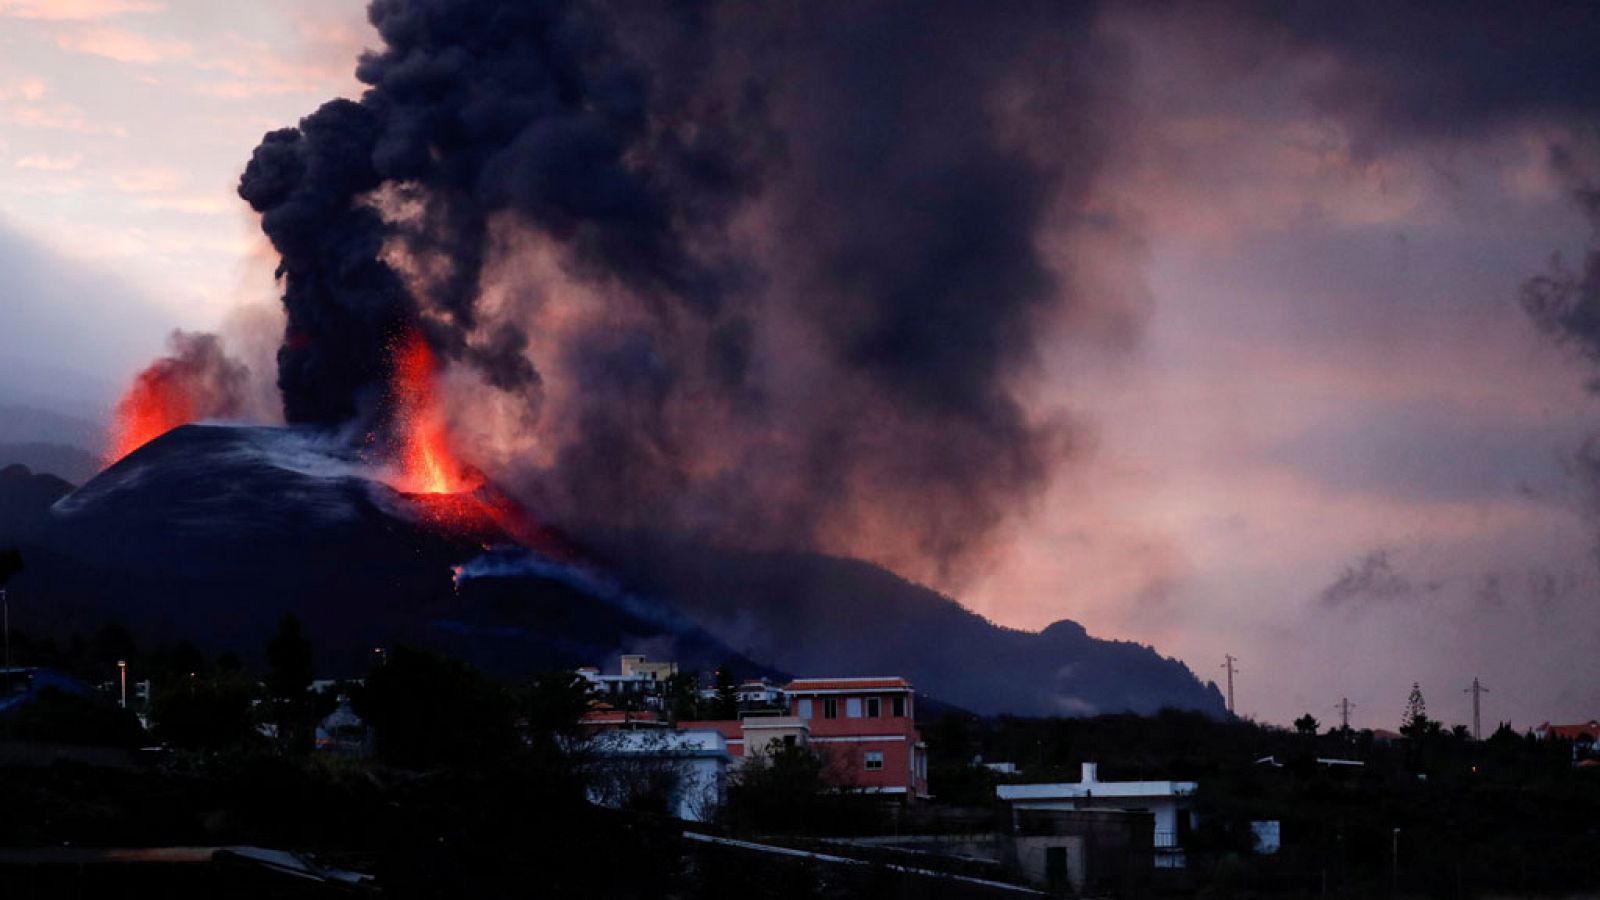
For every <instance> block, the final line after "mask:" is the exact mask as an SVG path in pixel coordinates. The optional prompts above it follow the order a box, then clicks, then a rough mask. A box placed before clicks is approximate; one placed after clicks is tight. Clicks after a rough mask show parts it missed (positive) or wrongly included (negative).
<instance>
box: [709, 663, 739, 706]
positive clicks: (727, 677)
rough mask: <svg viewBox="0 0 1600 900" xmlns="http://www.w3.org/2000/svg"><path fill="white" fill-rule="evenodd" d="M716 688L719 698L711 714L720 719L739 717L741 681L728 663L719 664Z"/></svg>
mask: <svg viewBox="0 0 1600 900" xmlns="http://www.w3.org/2000/svg"><path fill="white" fill-rule="evenodd" d="M715 689H716V692H717V699H716V703H715V705H714V708H713V709H712V711H711V714H712V715H713V716H714V717H716V718H718V719H737V718H739V682H738V681H736V680H735V679H734V677H733V669H731V668H729V666H728V664H727V663H723V664H722V665H720V666H717V673H716V681H715Z"/></svg>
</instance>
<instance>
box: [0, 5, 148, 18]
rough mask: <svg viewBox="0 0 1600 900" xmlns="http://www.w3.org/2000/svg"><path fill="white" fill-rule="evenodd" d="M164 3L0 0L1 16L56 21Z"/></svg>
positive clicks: (144, 9) (110, 14)
mask: <svg viewBox="0 0 1600 900" xmlns="http://www.w3.org/2000/svg"><path fill="white" fill-rule="evenodd" d="M166 8H167V6H166V4H165V3H155V2H149V0H0V16H9V17H11V18H15V19H43V20H47V21H55V22H92V21H97V20H100V19H109V18H111V17H113V16H120V15H123V14H126V13H152V12H160V11H162V10H164V9H166Z"/></svg>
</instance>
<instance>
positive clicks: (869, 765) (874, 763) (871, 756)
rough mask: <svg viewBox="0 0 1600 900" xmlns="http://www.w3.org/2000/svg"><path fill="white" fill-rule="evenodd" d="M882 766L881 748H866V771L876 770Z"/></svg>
mask: <svg viewBox="0 0 1600 900" xmlns="http://www.w3.org/2000/svg"><path fill="white" fill-rule="evenodd" d="M882 768H883V751H882V750H868V751H867V754H866V769H867V771H869V772H875V771H877V770H879V769H882Z"/></svg>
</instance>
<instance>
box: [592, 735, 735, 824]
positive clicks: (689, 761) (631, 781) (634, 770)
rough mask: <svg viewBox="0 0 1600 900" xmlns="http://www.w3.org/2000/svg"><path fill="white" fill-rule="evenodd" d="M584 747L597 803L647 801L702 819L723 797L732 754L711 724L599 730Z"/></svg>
mask: <svg viewBox="0 0 1600 900" xmlns="http://www.w3.org/2000/svg"><path fill="white" fill-rule="evenodd" d="M585 749H586V750H587V752H588V755H589V758H590V763H589V766H590V775H591V777H590V779H589V800H590V802H592V803H595V804H598V805H600V806H609V807H613V808H617V809H625V808H640V807H651V808H657V809H661V810H663V811H665V812H667V813H669V814H670V815H673V816H676V817H677V818H679V819H684V820H686V821H690V822H703V821H705V820H707V819H709V818H710V817H711V815H712V813H713V812H715V811H716V809H717V808H718V807H720V806H721V805H722V802H723V800H724V798H725V797H726V793H727V785H728V766H729V765H730V764H731V763H732V762H733V756H732V755H731V754H729V753H728V743H727V740H726V739H725V738H723V736H722V733H721V732H719V731H716V730H715V729H693V730H688V731H667V730H664V729H646V730H635V731H602V732H600V733H599V734H596V735H594V737H592V738H590V739H589V743H588V745H587V747H586V748H585Z"/></svg>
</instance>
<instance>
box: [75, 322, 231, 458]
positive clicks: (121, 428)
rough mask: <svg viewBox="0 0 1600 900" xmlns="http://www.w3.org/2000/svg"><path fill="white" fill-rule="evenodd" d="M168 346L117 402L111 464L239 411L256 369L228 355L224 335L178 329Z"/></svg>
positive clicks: (109, 443) (109, 451)
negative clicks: (175, 431)
mask: <svg viewBox="0 0 1600 900" xmlns="http://www.w3.org/2000/svg"><path fill="white" fill-rule="evenodd" d="M167 350H168V354H167V355H166V356H163V357H161V358H160V359H158V360H156V361H155V362H153V363H151V364H150V365H149V366H147V367H146V368H145V370H144V371H142V372H140V373H139V374H138V375H136V376H134V379H133V384H132V385H130V386H129V387H128V392H127V393H126V394H123V395H122V399H121V400H119V401H117V407H116V410H115V412H114V417H113V420H112V423H111V434H110V439H109V440H108V441H107V445H106V457H105V462H106V465H107V466H109V465H111V464H112V463H114V462H116V461H117V460H119V459H122V458H123V457H124V456H127V455H128V454H129V453H132V452H133V451H135V450H137V449H139V448H140V447H142V446H144V445H145V444H148V443H149V442H151V441H153V440H155V439H156V438H158V437H160V436H162V435H163V434H166V433H167V432H169V431H171V430H172V429H174V428H177V427H178V426H180V425H187V424H189V423H190V422H196V421H199V420H201V419H210V418H216V417H219V416H223V417H226V416H235V415H238V414H239V410H240V407H241V405H242V402H243V401H242V398H243V396H244V388H245V383H246V381H247V380H248V378H249V374H250V373H249V371H248V370H246V369H245V367H244V366H242V365H240V364H239V363H237V362H235V361H234V360H232V359H229V358H228V355H227V353H225V352H223V348H222V341H221V339H220V338H218V337H217V336H216V335H213V334H203V333H196V332H184V331H174V332H173V333H172V335H171V336H170V337H168V338H167Z"/></svg>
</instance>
